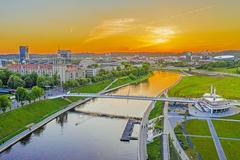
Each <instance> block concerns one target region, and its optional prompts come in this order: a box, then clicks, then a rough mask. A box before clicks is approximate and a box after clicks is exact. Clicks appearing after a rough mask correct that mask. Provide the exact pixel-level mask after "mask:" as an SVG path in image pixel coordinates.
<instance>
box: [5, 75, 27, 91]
mask: <svg viewBox="0 0 240 160" xmlns="http://www.w3.org/2000/svg"><path fill="white" fill-rule="evenodd" d="M7 85H8V87H9V88H12V89H16V88H18V87H24V86H25V82H24V81H23V80H22V79H21V78H20V77H19V76H16V75H11V76H10V78H9V79H8V81H7Z"/></svg>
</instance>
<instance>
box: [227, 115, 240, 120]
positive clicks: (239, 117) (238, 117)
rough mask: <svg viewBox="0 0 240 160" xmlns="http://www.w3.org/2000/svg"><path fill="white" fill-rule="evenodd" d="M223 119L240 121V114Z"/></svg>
mask: <svg viewBox="0 0 240 160" xmlns="http://www.w3.org/2000/svg"><path fill="white" fill-rule="evenodd" d="M223 118H226V119H236V120H240V114H236V115H233V116H228V117H223Z"/></svg>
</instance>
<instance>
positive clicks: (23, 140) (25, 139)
mask: <svg viewBox="0 0 240 160" xmlns="http://www.w3.org/2000/svg"><path fill="white" fill-rule="evenodd" d="M31 135H32V134H31V133H30V134H29V135H27V136H26V137H24V138H23V139H21V140H20V144H21V145H23V146H25V145H27V144H29V143H30V141H31V138H32V136H31Z"/></svg>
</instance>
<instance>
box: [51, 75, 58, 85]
mask: <svg viewBox="0 0 240 160" xmlns="http://www.w3.org/2000/svg"><path fill="white" fill-rule="evenodd" d="M52 79H53V85H54V86H58V85H60V76H59V75H57V74H54V75H53V76H52Z"/></svg>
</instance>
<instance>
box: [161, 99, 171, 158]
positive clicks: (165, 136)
mask: <svg viewBox="0 0 240 160" xmlns="http://www.w3.org/2000/svg"><path fill="white" fill-rule="evenodd" d="M163 115H164V120H163V122H164V125H163V134H162V137H163V160H169V159H170V152H169V137H168V135H169V128H168V127H169V125H168V116H167V115H168V102H165V104H164V108H163Z"/></svg>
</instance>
